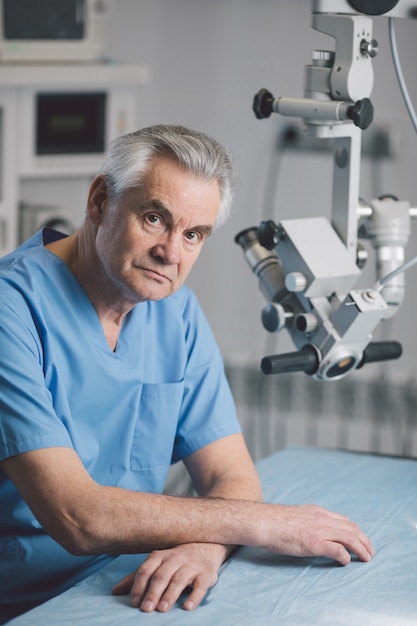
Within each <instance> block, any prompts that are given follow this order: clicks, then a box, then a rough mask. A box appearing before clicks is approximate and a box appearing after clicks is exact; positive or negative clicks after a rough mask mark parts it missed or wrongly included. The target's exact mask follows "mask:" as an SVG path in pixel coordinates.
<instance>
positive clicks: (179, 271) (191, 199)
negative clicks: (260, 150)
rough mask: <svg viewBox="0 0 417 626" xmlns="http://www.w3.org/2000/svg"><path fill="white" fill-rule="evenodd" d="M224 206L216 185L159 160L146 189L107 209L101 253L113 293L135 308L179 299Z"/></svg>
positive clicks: (99, 246)
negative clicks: (176, 296)
mask: <svg viewBox="0 0 417 626" xmlns="http://www.w3.org/2000/svg"><path fill="white" fill-rule="evenodd" d="M219 203H220V190H219V185H218V183H217V181H210V182H206V181H204V180H203V179H202V178H200V177H197V176H195V175H194V174H191V173H190V172H186V171H185V170H183V169H181V168H180V167H179V166H178V165H177V164H176V163H175V162H174V161H173V160H171V159H169V158H167V157H158V158H156V159H154V160H153V162H152V164H151V167H150V169H149V171H148V173H147V175H146V178H145V183H144V185H142V186H141V187H140V188H136V189H132V190H130V191H128V192H127V193H126V194H125V195H124V196H123V197H122V199H121V200H119V201H115V202H111V201H109V200H106V201H105V203H104V205H103V213H102V218H101V221H100V224H99V226H98V230H97V237H96V252H97V255H98V260H99V263H100V265H101V268H102V269H103V270H104V272H105V275H106V279H109V280H110V281H111V283H109V290H111V291H113V290H114V289H116V291H117V293H118V294H119V295H120V296H121V297H122V298H123V299H126V300H127V301H132V302H141V301H145V300H160V299H161V298H165V297H166V296H169V295H170V294H172V293H174V292H175V291H176V290H177V289H179V288H180V287H181V286H182V285H183V284H184V281H185V279H186V278H187V276H188V274H189V272H190V270H191V268H192V266H193V264H194V263H195V261H196V259H197V258H198V255H199V254H200V251H201V248H202V245H203V243H204V241H205V239H207V237H208V236H209V235H210V233H211V231H212V229H213V226H214V223H215V220H216V217H217V213H218V210H219Z"/></svg>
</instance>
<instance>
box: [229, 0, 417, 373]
mask: <svg viewBox="0 0 417 626" xmlns="http://www.w3.org/2000/svg"><path fill="white" fill-rule="evenodd" d="M374 15H384V16H386V17H388V18H391V19H390V22H391V20H393V18H397V17H398V18H416V17H417V2H411V1H409V0H312V28H313V29H315V30H317V31H319V32H321V33H324V34H326V35H329V36H330V37H332V38H333V39H334V40H335V50H334V51H329V50H314V51H313V53H312V63H311V65H307V66H306V67H305V80H304V98H288V97H274V96H273V95H272V93H271V92H270V91H268V90H267V89H261V90H260V91H259V92H258V93H257V94H256V95H255V97H254V100H253V110H254V113H255V115H256V117H257V118H258V119H264V118H268V117H269V116H270V115H271V114H272V113H278V114H280V115H283V116H293V117H300V118H302V119H303V122H304V126H305V133H306V134H307V135H308V136H309V137H313V138H320V139H323V140H331V141H332V142H333V157H334V161H333V191H332V207H331V221H329V220H328V219H327V218H325V217H309V218H304V219H283V220H281V221H280V222H279V223H278V224H276V223H275V222H274V221H273V220H267V221H263V222H261V224H260V225H259V227H252V228H248V229H245V230H244V231H242V232H240V233H238V235H237V236H236V238H235V241H236V243H238V244H239V245H240V246H241V247H242V249H243V252H244V256H245V258H246V260H247V262H248V264H249V266H250V268H251V269H252V271H253V273H254V274H255V276H256V277H257V278H258V281H259V287H260V289H261V291H262V293H263V295H264V297H265V299H266V300H267V302H268V304H267V305H266V306H265V308H264V309H263V311H262V324H263V326H264V328H265V329H266V330H267V331H269V332H276V331H281V330H282V329H286V330H287V331H288V333H289V334H290V337H291V339H292V342H293V343H294V345H295V347H296V348H297V350H296V351H295V352H289V353H285V354H276V355H271V356H265V357H264V358H263V359H262V362H261V369H262V371H263V372H264V373H265V374H273V373H281V372H296V371H301V372H305V373H306V374H307V375H309V376H311V377H313V378H315V379H316V380H320V381H329V380H338V379H341V378H343V377H344V376H346V375H347V374H348V373H349V372H351V371H353V370H355V369H358V368H360V367H362V366H363V365H364V364H365V363H369V362H372V361H383V360H388V359H395V358H398V357H400V356H401V353H402V347H401V344H400V343H399V342H396V341H380V342H377V341H372V338H373V332H374V330H375V328H376V327H377V325H378V324H379V323H380V322H381V321H383V320H386V319H388V318H390V317H392V316H393V315H394V314H395V313H396V311H397V310H398V308H399V307H400V305H401V303H402V300H403V297H404V289H405V284H404V271H405V270H406V269H408V266H409V265H411V264H412V263H414V262H415V261H417V257H416V258H415V259H412V260H411V261H410V262H408V263H404V257H405V254H404V250H405V247H406V244H407V241H408V238H409V235H410V218H411V217H412V216H415V214H416V209H414V208H412V207H411V206H410V203H409V202H408V201H405V200H399V199H397V198H395V197H393V196H385V197H381V198H377V199H373V200H371V201H370V202H369V204H368V203H365V202H364V201H363V200H362V199H360V197H359V177H360V159H361V134H362V130H364V129H366V128H367V127H368V126H369V125H370V124H371V123H372V120H373V105H372V102H371V100H370V95H371V92H372V88H373V68H372V59H373V58H374V57H375V55H376V54H377V52H378V43H377V42H376V41H375V40H374V39H373V36H372V35H373V34H372V28H373V22H372V17H371V16H374ZM390 26H391V24H390ZM416 130H417V128H416ZM358 238H363V239H368V240H369V241H370V242H371V244H372V247H373V248H374V250H375V257H376V272H377V278H378V280H377V282H376V284H375V285H374V286H373V287H370V288H365V289H357V288H356V289H355V284H356V283H357V281H358V279H359V277H360V276H361V273H362V269H363V267H364V264H365V262H366V258H367V252H366V250H365V248H364V246H362V245H361V244H360V243H358Z"/></svg>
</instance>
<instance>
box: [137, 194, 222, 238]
mask: <svg viewBox="0 0 417 626" xmlns="http://www.w3.org/2000/svg"><path fill="white" fill-rule="evenodd" d="M149 209H155V211H157V212H158V213H160V214H161V215H162V216H163V218H164V219H165V221H166V222H167V223H168V224H172V223H173V219H172V213H171V211H170V210H169V209H168V208H167V207H166V206H165V204H164V203H163V202H161V201H160V200H158V199H156V198H155V199H153V200H148V201H147V202H145V203H144V204H143V205H142V207H141V210H140V212H141V213H143V212H144V211H147V210H149ZM193 230H195V231H198V232H200V233H202V234H204V235H206V236H207V237H210V235H211V233H212V232H213V226H209V225H208V224H200V225H198V226H193V227H192V228H187V231H193Z"/></svg>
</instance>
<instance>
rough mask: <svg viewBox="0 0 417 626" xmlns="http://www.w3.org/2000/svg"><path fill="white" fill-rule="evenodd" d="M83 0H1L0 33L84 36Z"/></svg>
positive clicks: (26, 36)
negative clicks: (0, 28) (1, 24)
mask: <svg viewBox="0 0 417 626" xmlns="http://www.w3.org/2000/svg"><path fill="white" fill-rule="evenodd" d="M85 4H86V0H3V31H4V32H3V37H4V38H5V39H10V40H16V41H19V40H39V39H42V40H57V39H75V40H77V39H80V40H81V39H83V38H84V36H85V34H84V29H85V12H86V6H85Z"/></svg>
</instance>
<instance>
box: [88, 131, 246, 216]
mask: <svg viewBox="0 0 417 626" xmlns="http://www.w3.org/2000/svg"><path fill="white" fill-rule="evenodd" d="M161 155H165V156H168V157H170V158H172V159H174V160H175V161H176V162H177V163H178V165H179V166H180V167H183V168H184V169H185V170H187V171H189V172H192V173H193V174H196V175H197V176H201V177H202V178H203V179H205V180H207V181H210V180H216V181H217V182H218V185H219V189H220V207H219V213H218V215H217V218H216V223H215V226H216V227H217V226H220V225H221V224H224V222H226V220H227V219H228V217H229V215H230V211H231V205H232V199H233V187H234V183H235V177H236V174H235V170H234V166H233V162H232V159H231V157H230V156H229V154H228V152H227V151H226V149H225V148H224V147H223V146H221V145H220V144H219V143H218V142H217V141H216V140H215V139H213V138H211V137H209V136H208V135H205V134H204V133H201V132H198V131H195V130H191V129H189V128H185V127H184V126H173V125H168V124H158V125H155V126H149V127H147V128H143V129H141V130H138V131H136V132H133V133H128V134H127V135H123V136H121V137H118V138H117V139H114V140H113V141H112V142H111V144H110V145H109V148H108V150H107V153H106V158H105V160H104V163H103V166H102V169H101V172H100V173H101V174H104V175H105V177H106V180H107V188H108V193H109V196H110V198H112V199H116V198H118V197H120V196H121V195H122V194H123V193H125V192H126V191H128V190H129V189H132V188H134V187H136V186H137V185H140V184H141V183H142V182H143V179H144V177H145V175H146V172H147V169H148V167H149V164H150V162H151V161H152V159H154V158H155V157H157V156H161Z"/></svg>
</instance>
